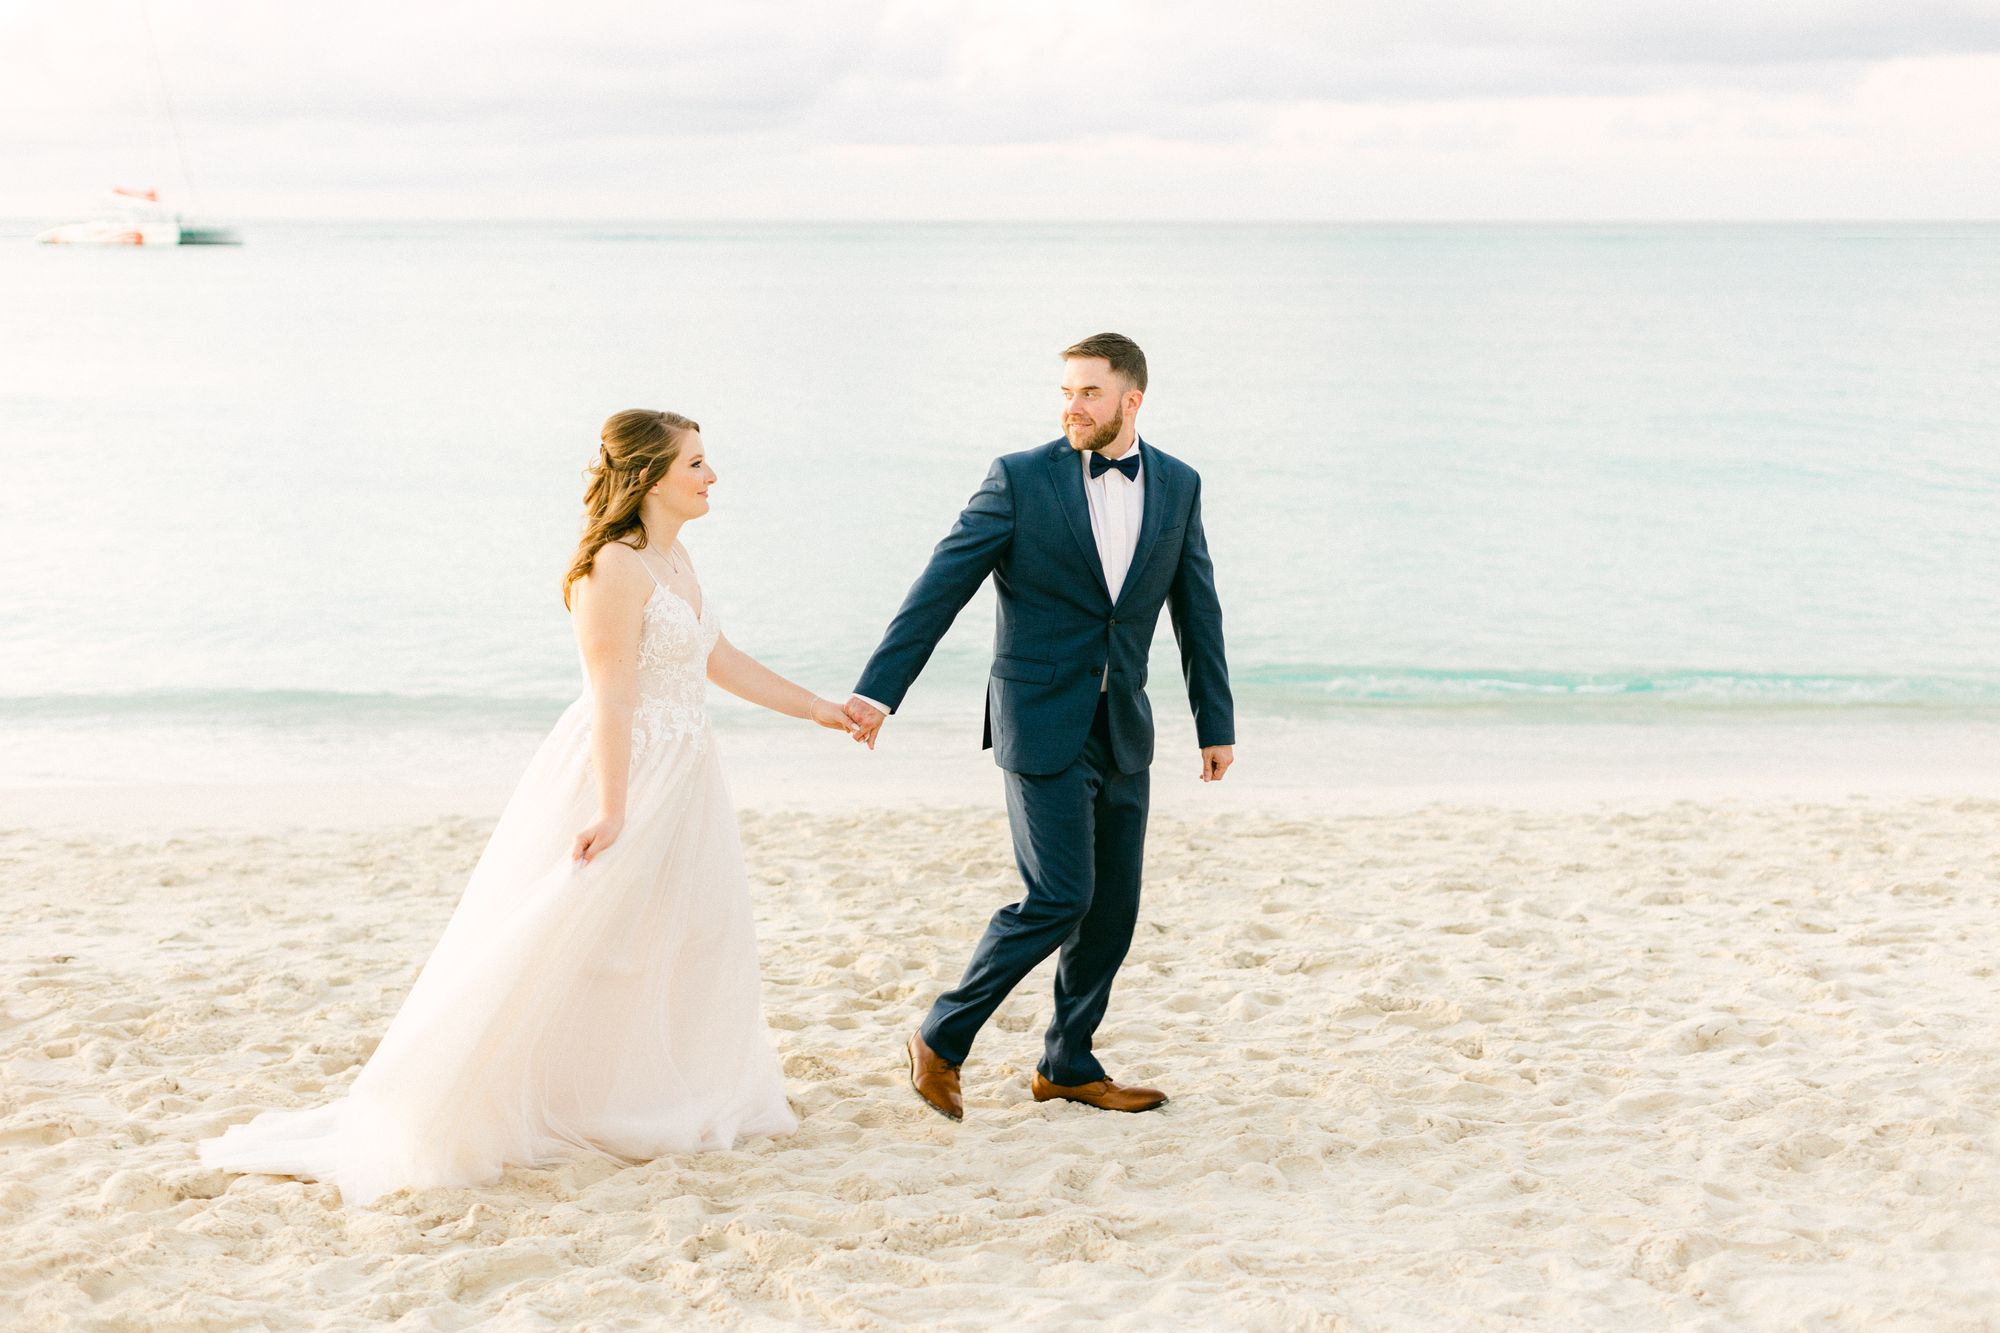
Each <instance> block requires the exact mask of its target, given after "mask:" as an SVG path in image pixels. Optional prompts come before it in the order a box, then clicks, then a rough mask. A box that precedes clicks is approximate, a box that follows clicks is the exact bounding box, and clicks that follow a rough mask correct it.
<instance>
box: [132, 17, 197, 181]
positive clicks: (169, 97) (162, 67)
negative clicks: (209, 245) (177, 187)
mask: <svg viewBox="0 0 2000 1333" xmlns="http://www.w3.org/2000/svg"><path fill="white" fill-rule="evenodd" d="M139 19H140V22H142V23H143V24H144V25H145V28H146V44H147V46H148V47H149V48H150V49H151V51H152V56H153V83H154V86H155V87H157V88H158V89H159V93H160V105H161V106H163V107H165V108H166V111H167V128H168V129H169V130H170V131H172V132H173V136H174V156H175V157H177V158H178V159H179V160H180V167H181V184H182V185H183V186H184V187H185V188H186V190H187V208H188V212H190V213H192V212H195V211H196V209H195V196H194V173H193V172H192V171H190V170H189V169H188V155H187V145H186V144H185V143H183V142H181V122H180V117H179V116H178V115H176V114H175V113H174V98H173V94H172V93H171V92H170V91H169V90H168V88H167V62H166V61H165V60H163V59H161V58H160V39H159V36H158V34H156V33H155V32H154V31H153V13H152V6H151V5H150V4H148V3H147V0H139Z"/></svg>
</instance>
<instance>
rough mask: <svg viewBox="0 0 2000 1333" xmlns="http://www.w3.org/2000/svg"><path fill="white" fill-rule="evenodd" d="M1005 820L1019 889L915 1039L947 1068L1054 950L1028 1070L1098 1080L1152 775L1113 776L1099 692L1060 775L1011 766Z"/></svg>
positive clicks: (1134, 897) (1057, 1079)
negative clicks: (1096, 1042)
mask: <svg viewBox="0 0 2000 1333" xmlns="http://www.w3.org/2000/svg"><path fill="white" fill-rule="evenodd" d="M1005 776H1006V784H1007V815H1008V819H1009V822H1010V823H1011V824H1012V826H1013V832H1014V860H1015V862H1016V864H1018V865H1019V866H1020V868H1021V880H1022V882H1023V883H1024V884H1025V885H1026V886H1027V894H1026V896H1024V897H1023V898H1022V899H1021V901H1019V902H1017V903H1010V904H1009V905H1007V906H1006V907H1003V908H1001V909H1000V910H999V911H997V912H995V913H994V914H993V919H992V921H991V922H989V923H988V925H987V927H986V934H985V935H984V936H983V937H982V938H981V939H980V941H979V947H978V948H977V949H975V950H974V951H973V954H972V961H971V962H970V963H968V964H967V965H966V968H965V976H964V977H963V978H962V979H961V980H960V981H959V983H958V985H957V987H956V988H954V989H952V990H949V991H946V992H945V993H944V994H943V995H940V996H939V997H938V999H937V1003H935V1004H933V1005H932V1006H931V1011H930V1013H929V1014H928V1015H927V1016H926V1017H925V1019H924V1022H923V1026H922V1028H921V1031H922V1033H923V1038H924V1041H925V1043H926V1044H927V1045H929V1046H930V1048H931V1049H932V1050H933V1051H935V1052H937V1054H938V1055H939V1056H940V1057H941V1058H943V1059H945V1060H947V1061H949V1062H950V1063H952V1064H959V1063H961V1062H963V1061H964V1059H965V1057H966V1055H967V1054H968V1053H969V1052H970V1051H971V1049H972V1041H973V1038H974V1037H976V1036H977V1035H978V1033H979V1029H980V1027H981V1026H983V1025H984V1024H985V1022H986V1020H987V1019H988V1018H990V1017H992V1015H993V1011H994V1010H995V1009H997V1008H999V1007H1000V1002H1001V1001H1002V1000H1004V999H1006V998H1007V994H1008V992H1010V991H1012V990H1013V989H1014V987H1015V986H1017V985H1019V984H1020V983H1021V980H1022V978H1024V977H1026V976H1027V975H1028V973H1029V972H1031V971H1033V970H1034V969H1035V967H1036V965H1037V964H1039V963H1040V962H1041V961H1042V960H1043V959H1045V958H1047V957H1048V956H1049V955H1050V954H1052V953H1054V952H1056V950H1058V949H1060V950H1061V951H1062V957H1061V959H1060V960H1059V961H1058V963H1057V965H1056V986H1055V1017H1054V1019H1053V1021H1051V1022H1050V1024H1049V1030H1048V1036H1047V1039H1046V1042H1045V1044H1044V1049H1043V1054H1042V1059H1041V1062H1040V1064H1039V1065H1038V1068H1039V1069H1040V1070H1041V1073H1042V1077H1044V1078H1046V1079H1048V1080H1049V1081H1050V1082H1052V1083H1060V1084H1064V1085H1066V1086H1073V1085H1076V1084H1079V1083H1089V1082H1092V1081H1094V1080H1096V1079H1100V1078H1103V1077H1104V1076H1105V1074H1104V1066H1102V1065H1100V1064H1099V1063H1098V1062H1097V1057H1096V1056H1094V1055H1092V1054H1091V1049H1090V1046H1091V1038H1092V1036H1093V1035H1094V1034H1095V1033H1096V1031H1097V1025H1098V1024H1099V1023H1100V1022H1102V1021H1103V1019H1104V1009H1105V1006H1106V1005H1107V1004H1109V1003H1110V1000H1111V982H1112V979H1113V978H1114V977H1115V976H1116V975H1117V973H1118V966H1119V964H1120V963H1122V962H1124V960H1125V951H1126V950H1127V949H1128V948H1129V947H1130V946H1131V943H1132V927H1133V924H1134V922H1135V921H1136V920H1137V919H1138V915H1139V878H1140V872H1141V868H1142V864H1143V861H1144V859H1145V845H1146V811H1147V806H1148V795H1149V791H1150V775H1149V773H1148V771H1147V770H1145V769H1141V770H1140V771H1139V772H1137V773H1120V772H1119V771H1118V766H1117V765H1116V764H1115V763H1114V762H1113V761H1112V749H1111V726H1110V719H1109V714H1108V713H1107V711H1106V701H1105V699H1104V697H1103V696H1102V695H1100V696H1099V697H1098V701H1097V717H1096V720H1095V721H1094V722H1093V723H1092V725H1091V728H1090V738H1089V739H1088V740H1087V741H1086V742H1085V743H1084V747H1083V753H1082V754H1080V755H1078V756H1077V758H1076V761H1075V762H1074V763H1072V764H1071V765H1070V766H1069V767H1068V768H1066V769H1064V770H1063V771H1062V772H1060V773H1050V774H1041V775H1036V774H1028V773H1013V772H1009V773H1007V774H1006V775H1005Z"/></svg>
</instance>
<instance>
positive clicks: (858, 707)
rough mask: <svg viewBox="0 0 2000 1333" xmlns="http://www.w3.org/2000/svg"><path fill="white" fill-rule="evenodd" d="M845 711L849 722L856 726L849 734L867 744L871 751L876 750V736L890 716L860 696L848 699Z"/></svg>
mask: <svg viewBox="0 0 2000 1333" xmlns="http://www.w3.org/2000/svg"><path fill="white" fill-rule="evenodd" d="M845 711H846V714H847V718H848V720H849V721H850V722H852V723H853V724H854V726H853V729H852V730H850V731H849V733H848V734H849V735H851V736H853V737H854V739H855V740H857V741H862V742H864V743H866V745H867V746H868V748H869V749H871V750H872V749H874V748H875V734H876V733H877V732H879V731H881V730H882V724H883V723H884V722H887V721H888V720H889V715H888V714H887V713H884V712H883V711H882V710H881V709H879V708H875V707H873V706H871V705H869V704H868V703H865V702H864V701H863V700H862V698H861V696H860V695H858V694H857V695H854V696H852V697H851V698H849V699H848V701H847V708H846V710H845Z"/></svg>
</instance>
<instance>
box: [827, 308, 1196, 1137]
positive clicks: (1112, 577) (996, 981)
mask: <svg viewBox="0 0 2000 1333" xmlns="http://www.w3.org/2000/svg"><path fill="white" fill-rule="evenodd" d="M1063 363H1064V370H1063V380H1062V395H1063V434H1064V436H1065V438H1064V439H1060V440H1054V441H1051V442H1050V443H1048V444H1045V445H1042V446H1041V447H1040V448H1037V449H1028V450H1024V451H1023V452H1021V453H1017V454H1008V455H1006V456H1004V457H1002V458H998V459H996V460H994V463H993V466H992V467H991V468H990V469H989V470H988V471H987V473H986V480H985V481H984V482H982V483H981V484H980V487H979V490H978V491H977V493H975V494H974V495H973V497H972V500H971V501H970V503H968V504H967V505H966V507H965V512H964V513H962V514H960V515H959V516H958V522H957V523H956V524H954V525H953V526H952V529H951V531H950V532H949V533H947V534H945V538H944V540H943V541H941V542H939V543H938V546H937V549H936V551H934V552H933V553H932V554H931V560H930V564H928V565H927V566H925V568H924V572H923V573H922V574H921V575H919V576H918V578H917V581H916V583H915V584H914V585H912V586H911V588H910V592H909V595H908V596H907V597H905V598H904V599H903V606H902V609H901V610H900V611H898V612H897V613H896V618H895V619H894V620H892V621H891V622H890V623H889V628H888V631H887V632H886V633H884V634H883V636H882V642H881V644H880V645H879V646H878V647H877V648H876V649H875V654H874V656H872V657H870V658H869V659H868V665H867V666H866V667H865V668H864V669H863V670H862V673H861V680H860V682H859V683H858V684H857V685H856V686H855V687H854V697H853V698H851V699H850V700H848V703H847V714H848V717H849V718H851V719H852V720H853V721H854V723H855V724H856V726H857V727H858V728H860V732H859V739H862V740H865V741H867V742H868V744H869V746H870V747H871V748H872V747H873V745H874V743H875V736H876V733H877V732H879V731H880V730H881V727H882V723H883V722H884V720H885V719H886V715H887V714H889V713H893V712H895V711H896V709H897V707H898V706H900V705H901V704H902V702H903V696H904V695H905V694H906V693H908V691H909V688H910V685H911V683H912V682H913V681H915V680H916V678H917V673H918V672H919V671H922V670H923V667H924V663H925V662H926V661H928V660H929V658H930V655H931V650H932V649H934V648H935V647H937V643H938V640H939V639H941V638H943V637H944V632H945V630H946V629H948V628H949V627H950V625H951V622H952V618H953V617H954V616H956V615H957V614H958V612H959V609H960V608H961V607H963V606H964V605H965V604H966V602H967V601H968V600H970V599H971V597H972V594H973V593H974V592H975V591H976V590H977V589H978V587H979V585H980V584H981V583H983V582H985V580H986V576H987V575H989V574H991V575H992V576H993V581H994V587H995V589H996V590H997V591H998V593H999V611H998V616H997V623H996V625H995V631H994V644H995V655H994V658H993V669H992V678H991V679H990V680H989V681H988V682H987V687H986V742H985V743H986V746H987V747H988V748H991V749H992V751H993V757H994V759H995V760H996V761H997V762H998V763H999V765H1000V767H1001V768H1002V769H1003V770H1005V772H1006V786H1007V814H1008V817H1009V820H1010V822H1011V823H1012V825H1013V832H1014V859H1015V862H1016V864H1018V865H1019V866H1020V870H1021V879H1022V880H1023V881H1024V882H1025V884H1026V885H1027V893H1026V894H1025V895H1024V896H1023V897H1022V899H1021V901H1019V902H1017V903H1013V904H1010V905H1009V906H1006V907H1003V908H1001V909H1000V910H999V911H998V912H996V913H994V914H993V920H992V922H991V923H990V924H989V925H988V926H987V927H986V934H985V936H984V937H983V938H982V939H981V940H980V941H979V947H978V948H976V949H974V950H973V953H972V961H971V962H970V963H968V964H967V965H966V969H965V976H964V977H963V978H962V979H961V980H960V981H959V983H958V985H957V987H956V988H955V989H952V990H949V991H946V992H945V993H944V994H943V995H941V996H939V997H938V1000H937V1002H936V1003H935V1004H933V1005H932V1006H931V1011H930V1013H929V1014H928V1015H927V1016H926V1017H925V1018H924V1021H923V1022H922V1023H921V1024H920V1025H919V1026H918V1028H917V1030H916V1031H915V1032H914V1033H912V1034H911V1035H910V1040H909V1059H910V1082H911V1085H912V1086H913V1087H915V1089H916V1091H917V1095H918V1096H920V1097H922V1098H923V1099H924V1101H925V1102H927V1103H929V1104H930V1106H931V1107H932V1108H934V1109H935V1110H937V1111H940V1112H942V1113H943V1114H945V1115H947V1116H950V1117H951V1118H952V1119H953V1120H959V1119H962V1118H963V1117H964V1113H965V1112H964V1101H963V1099H962V1097H961V1095H960V1093H959V1085H958V1067H959V1065H960V1064H961V1063H963V1062H964V1060H965V1057H966V1055H967V1053H968V1052H969V1051H970V1050H971V1049H972V1041H973V1038H974V1037H975V1036H977V1035H978V1032H979V1028H980V1026H981V1025H982V1024H983V1023H985V1022H986V1020H987V1019H988V1018H989V1017H990V1016H991V1015H992V1013H993V1011H994V1010H995V1009H997V1008H999V1006H1000V1002H1001V1001H1002V1000H1004V999H1006V998H1007V994H1008V992H1010V991H1012V990H1013V989H1014V987H1015V986H1016V985H1018V984H1020V981H1021V979H1022V978H1023V977H1025V976H1027V975H1028V973H1029V972H1030V971H1032V970H1033V969H1034V968H1035V966H1036V964H1038V963H1040V962H1041V961H1042V960H1043V959H1044V958H1047V957H1048V956H1049V955H1050V954H1051V953H1054V952H1055V951H1056V950H1057V949H1060V950H1061V951H1062V957H1061V960H1060V961H1059V963H1058V965H1057V968H1056V986H1055V1019H1054V1021H1053V1022H1051V1023H1050V1024H1049V1031H1048V1037H1047V1042H1046V1045H1045V1048H1044V1051H1043V1055H1042V1059H1041V1063H1040V1064H1039V1065H1038V1066H1037V1068H1036V1070H1035V1077H1034V1081H1033V1084H1032V1085H1031V1086H1032V1091H1033V1093H1034V1097H1035V1100H1036V1101H1048V1100H1049V1099H1051V1098H1056V1097H1060V1098H1065V1099H1067V1100H1069V1101H1074V1102H1083V1103H1084V1104H1086V1105H1089V1106H1096V1107H1101V1108H1103V1109H1104V1110H1107V1111H1150V1110H1151V1109H1153V1108H1154V1107H1156V1106H1159V1105H1161V1104H1162V1103H1164V1102H1165V1101H1166V1100H1167V1096H1166V1094H1165V1093H1163V1092H1160V1091H1158V1090H1156V1089H1153V1088H1139V1087H1124V1086H1121V1085H1119V1084H1118V1083H1115V1082H1113V1081H1112V1080H1111V1079H1110V1078H1109V1077H1108V1076H1106V1074H1105V1072H1104V1066H1103V1065H1101V1064H1099V1063H1098V1062H1097V1057H1096V1056H1095V1055H1093V1054H1091V1049H1090V1045H1091V1036H1092V1034H1094V1033H1095V1032H1096V1031H1097V1025H1098V1023H1099V1022H1101V1021H1102V1020H1103V1018H1104V1009H1105V1005H1106V1004H1107V1003H1108V1002H1109V1001H1110V998H1111V981H1112V978H1113V977H1114V976H1116V975H1117V972H1118V966H1119V964H1120V963H1122V962H1123V961H1124V959H1125V951H1126V948H1127V947H1128V946H1129V945H1130V944H1131V942H1132V926H1133V923H1134V921H1135V920H1136V919H1137V917H1138V912H1139V874H1140V863H1141V860H1142V858H1143V854H1144V851H1145V841H1146V809H1147V792H1148V781H1147V778H1148V774H1147V769H1148V767H1149V766H1150V765H1151V764H1152V762H1153V709H1152V705H1151V704H1150V703H1149V702H1148V701H1147V699H1146V693H1145V685H1146V659H1147V650H1148V649H1149V648H1150V647H1151V645H1152V641H1153V629H1154V626H1155V625H1156V624H1158V622H1159V618H1160V608H1161V606H1163V605H1164V606H1165V607H1166V608H1167V610H1168V613H1169V614H1170V615H1171V616H1172V617H1173V622H1174V636H1175V638H1176V639H1178V640H1179V642H1180V651H1181V671H1182V674H1183V675H1184V676H1185V677H1186V679H1187V690H1188V701H1189V702H1190V703H1191V704H1192V705H1193V707H1194V719H1195V736H1196V739H1197V741H1198V742H1199V743H1200V745H1201V769H1202V771H1201V778H1202V781H1204V782H1214V781H1219V780H1220V779H1221V777H1222V775H1223V774H1224V773H1226V772H1227V771H1228V770H1229V765H1230V763H1231V761H1232V758H1233V755H1232V753H1231V746H1232V745H1233V744H1234V743H1235V739H1236V737H1235V721H1234V713H1233V705H1232V703H1231V700H1230V695H1229V671H1228V667H1227V666H1226V665H1225V663H1224V661H1223V656H1222V608H1221V606H1220V605H1219V604H1218V603H1217V601H1216V596H1215V582H1214V579H1213V576H1212V571H1211V568H1210V565H1209V559H1208V542H1207V540H1206V539H1205V538H1204V537H1203V535H1202V530H1201V478H1200V477H1199V476H1197V475H1196V474H1195V471H1194V469H1193V468H1191V467H1189V466H1188V465H1187V464H1185V463H1183V462H1181V461H1180V460H1179V459H1176V458H1173V457H1170V456H1168V455H1167V454H1164V453H1161V452H1160V451H1159V450H1158V449H1156V448H1154V447H1153V446H1152V445H1150V444H1147V443H1146V442H1145V441H1143V440H1141V439H1140V438H1139V436H1138V415H1139V404H1140V403H1141V402H1143V401H1144V400H1145V394H1146V357H1145V353H1143V352H1141V351H1140V350H1139V346H1138V344H1137V343H1134V342H1133V341H1132V340H1131V339H1130V338H1126V337H1123V336H1121V335H1119V334H1116V333H1100V334H1098V335H1096V336H1095V337H1091V338H1085V339H1084V340H1083V341H1082V342H1080V343H1078V344H1076V345H1075V346H1074V347H1071V348H1069V349H1068V350H1067V351H1065V352H1064V353H1063Z"/></svg>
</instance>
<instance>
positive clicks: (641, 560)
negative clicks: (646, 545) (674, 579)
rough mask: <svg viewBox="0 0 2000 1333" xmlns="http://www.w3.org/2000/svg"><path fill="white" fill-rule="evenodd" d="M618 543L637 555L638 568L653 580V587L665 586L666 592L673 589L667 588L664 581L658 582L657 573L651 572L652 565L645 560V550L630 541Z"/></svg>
mask: <svg viewBox="0 0 2000 1333" xmlns="http://www.w3.org/2000/svg"><path fill="white" fill-rule="evenodd" d="M620 544H621V545H623V546H625V547H627V548H628V549H629V550H630V551H631V552H632V554H633V555H636V556H638V557H639V568H641V569H643V570H645V571H646V577H647V578H649V579H651V580H652V581H653V586H654V587H655V588H666V590H667V591H668V592H672V591H673V589H672V588H667V585H666V584H664V583H662V582H660V576H659V575H658V574H655V573H654V572H653V567H652V565H651V564H649V563H647V560H646V553H645V552H644V551H643V550H641V549H640V548H639V547H637V546H633V545H632V544H631V543H630V542H623V543H620Z"/></svg>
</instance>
